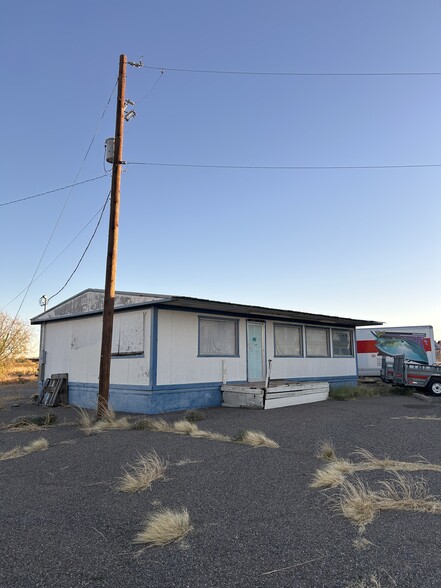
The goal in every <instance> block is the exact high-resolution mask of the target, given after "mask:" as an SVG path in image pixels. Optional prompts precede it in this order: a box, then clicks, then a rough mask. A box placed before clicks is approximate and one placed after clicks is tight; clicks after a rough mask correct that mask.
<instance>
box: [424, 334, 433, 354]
mask: <svg viewBox="0 0 441 588" xmlns="http://www.w3.org/2000/svg"><path fill="white" fill-rule="evenodd" d="M423 347H424V351H432V341H431V340H430V338H429V337H424V339H423Z"/></svg>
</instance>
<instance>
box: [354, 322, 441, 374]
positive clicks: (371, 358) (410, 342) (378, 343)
mask: <svg viewBox="0 0 441 588" xmlns="http://www.w3.org/2000/svg"><path fill="white" fill-rule="evenodd" d="M356 338H357V364H358V375H359V376H361V377H363V376H380V373H381V365H382V358H383V357H390V358H394V357H397V356H404V360H405V361H406V362H413V363H415V364H417V365H421V366H429V365H432V364H434V363H435V362H436V351H435V340H434V337H433V327H432V326H430V325H423V326H411V327H393V328H378V329H366V328H362V329H357V330H356Z"/></svg>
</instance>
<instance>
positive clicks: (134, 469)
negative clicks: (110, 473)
mask: <svg viewBox="0 0 441 588" xmlns="http://www.w3.org/2000/svg"><path fill="white" fill-rule="evenodd" d="M166 469H167V464H166V462H165V461H164V460H163V459H161V458H160V457H159V456H158V454H157V453H156V451H152V452H151V453H149V454H147V455H145V456H143V455H140V457H139V459H138V460H137V461H136V463H135V464H134V465H130V466H129V469H128V470H125V473H124V476H123V477H122V478H120V480H119V483H118V485H117V486H116V487H115V489H116V490H117V491H118V492H142V491H143V490H147V488H150V487H151V485H152V483H153V482H154V481H155V480H161V479H164V478H165V471H166Z"/></svg>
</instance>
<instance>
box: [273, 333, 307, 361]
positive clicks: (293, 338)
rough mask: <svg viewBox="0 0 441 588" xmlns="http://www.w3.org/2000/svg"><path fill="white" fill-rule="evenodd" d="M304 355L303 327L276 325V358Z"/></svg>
mask: <svg viewBox="0 0 441 588" xmlns="http://www.w3.org/2000/svg"><path fill="white" fill-rule="evenodd" d="M302 354H303V346H302V327H297V326H294V325H274V356H275V357H301V356H302Z"/></svg>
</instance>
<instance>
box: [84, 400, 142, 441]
mask: <svg viewBox="0 0 441 588" xmlns="http://www.w3.org/2000/svg"><path fill="white" fill-rule="evenodd" d="M76 411H77V413H78V424H79V426H80V428H81V430H82V431H83V432H84V433H86V435H93V434H94V433H102V432H103V431H110V430H114V429H124V430H126V429H131V428H132V423H130V421H129V419H128V418H127V417H121V418H117V417H116V415H115V412H114V411H113V410H112V409H111V408H108V409H106V410H105V411H104V412H103V414H102V416H101V418H100V420H98V421H97V420H96V418H95V413H91V412H88V411H86V410H84V409H83V408H79V407H78V408H76Z"/></svg>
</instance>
